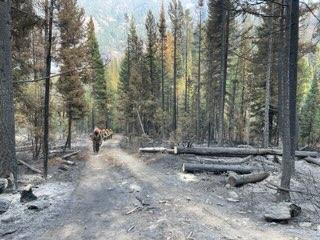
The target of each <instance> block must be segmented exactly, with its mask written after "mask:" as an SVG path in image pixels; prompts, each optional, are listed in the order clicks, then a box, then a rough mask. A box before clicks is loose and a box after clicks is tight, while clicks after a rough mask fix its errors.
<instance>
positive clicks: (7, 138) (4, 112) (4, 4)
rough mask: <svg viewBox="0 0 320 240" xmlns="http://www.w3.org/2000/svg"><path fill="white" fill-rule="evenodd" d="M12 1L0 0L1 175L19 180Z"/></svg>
mask: <svg viewBox="0 0 320 240" xmlns="http://www.w3.org/2000/svg"><path fill="white" fill-rule="evenodd" d="M10 13H11V1H10V0H6V1H0V144H1V150H0V177H9V176H10V174H11V173H12V174H13V175H14V178H15V181H16V180H17V161H16V151H15V124H14V122H15V120H14V103H13V85H12V72H11V70H12V69H11V68H12V65H11V15H10Z"/></svg>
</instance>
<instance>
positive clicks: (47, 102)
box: [43, 0, 54, 179]
mask: <svg viewBox="0 0 320 240" xmlns="http://www.w3.org/2000/svg"><path fill="white" fill-rule="evenodd" d="M45 4H46V6H45V7H46V27H45V34H46V36H45V37H46V38H45V40H46V71H45V77H46V81H45V96H44V123H43V126H44V129H43V155H44V159H43V169H44V171H43V175H44V178H45V179H46V178H47V176H48V157H49V117H50V116H49V115H50V75H51V48H52V24H53V8H54V0H51V1H50V7H49V3H48V0H47V1H46V3H45Z"/></svg>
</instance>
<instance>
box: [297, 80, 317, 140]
mask: <svg viewBox="0 0 320 240" xmlns="http://www.w3.org/2000/svg"><path fill="white" fill-rule="evenodd" d="M318 81H319V78H318V77H316V76H315V77H314V78H313V81H312V84H311V87H310V90H309V92H308V95H307V98H306V100H305V102H304V104H303V107H302V109H301V119H300V128H301V129H300V136H301V138H302V139H301V140H302V142H303V143H304V144H310V143H312V140H313V139H312V137H313V133H314V132H316V131H315V130H316V129H315V128H314V127H315V126H316V125H315V123H316V116H317V115H318V114H317V113H319V104H320V99H319V86H318Z"/></svg>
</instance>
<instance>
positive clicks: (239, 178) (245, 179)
mask: <svg viewBox="0 0 320 240" xmlns="http://www.w3.org/2000/svg"><path fill="white" fill-rule="evenodd" d="M269 176H270V174H269V173H266V172H262V173H253V174H246V175H237V174H230V175H229V177H228V179H227V183H228V184H230V186H231V187H240V186H243V185H245V184H248V183H257V182H261V181H263V180H265V179H266V178H267V177H269Z"/></svg>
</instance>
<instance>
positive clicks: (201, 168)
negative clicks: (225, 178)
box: [182, 163, 254, 174]
mask: <svg viewBox="0 0 320 240" xmlns="http://www.w3.org/2000/svg"><path fill="white" fill-rule="evenodd" d="M182 171H183V172H188V173H196V172H214V173H224V172H228V171H230V172H236V173H239V174H249V173H251V172H253V171H254V169H253V168H250V167H243V166H236V165H213V164H193V163H184V164H183V165H182Z"/></svg>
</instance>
